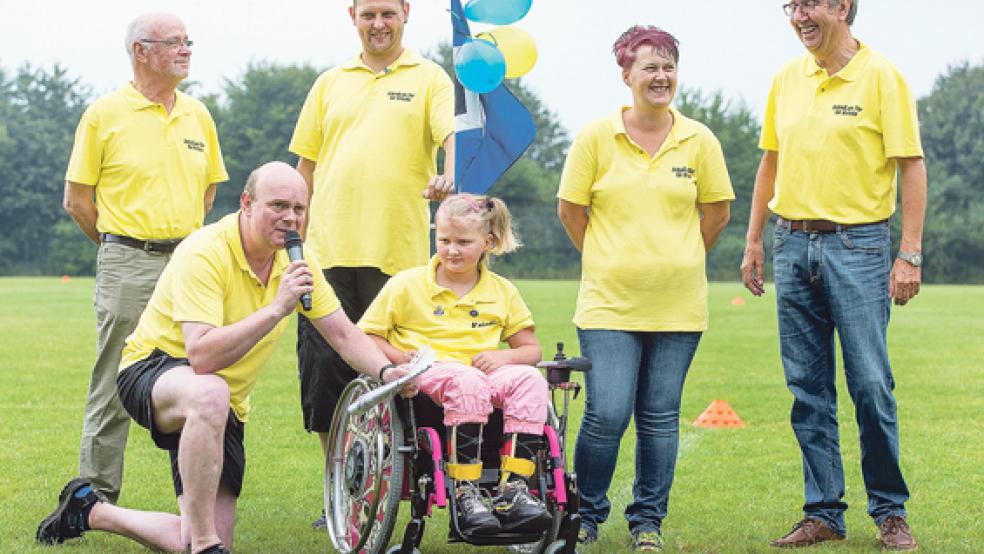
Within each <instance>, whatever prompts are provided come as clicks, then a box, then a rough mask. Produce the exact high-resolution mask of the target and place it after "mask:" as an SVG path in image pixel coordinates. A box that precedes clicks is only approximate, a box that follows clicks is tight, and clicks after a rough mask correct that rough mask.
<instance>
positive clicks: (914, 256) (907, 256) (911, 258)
mask: <svg viewBox="0 0 984 554" xmlns="http://www.w3.org/2000/svg"><path fill="white" fill-rule="evenodd" d="M896 257H897V258H898V259H900V260H902V261H903V262H907V263H908V264H909V265H911V266H912V267H919V266H921V265H922V262H923V257H922V253H921V252H899V254H898V256H896Z"/></svg>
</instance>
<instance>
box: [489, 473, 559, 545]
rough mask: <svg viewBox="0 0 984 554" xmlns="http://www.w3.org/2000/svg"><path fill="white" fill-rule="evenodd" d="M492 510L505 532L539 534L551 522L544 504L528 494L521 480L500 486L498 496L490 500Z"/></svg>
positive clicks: (524, 482)
mask: <svg viewBox="0 0 984 554" xmlns="http://www.w3.org/2000/svg"><path fill="white" fill-rule="evenodd" d="M492 509H493V510H494V511H495V515H496V517H497V518H499V523H500V524H501V525H502V529H503V530H506V531H517V532H523V533H540V532H543V531H546V530H547V529H549V528H550V524H551V523H552V522H553V517H552V516H551V515H550V512H548V511H547V506H546V504H544V503H543V501H542V500H540V499H539V498H537V497H535V496H533V495H532V494H530V491H529V489H528V488H527V486H526V481H523V480H521V479H516V480H512V481H509V482H507V483H506V484H505V485H503V486H502V489H501V491H500V494H499V496H497V497H495V498H494V499H493V500H492Z"/></svg>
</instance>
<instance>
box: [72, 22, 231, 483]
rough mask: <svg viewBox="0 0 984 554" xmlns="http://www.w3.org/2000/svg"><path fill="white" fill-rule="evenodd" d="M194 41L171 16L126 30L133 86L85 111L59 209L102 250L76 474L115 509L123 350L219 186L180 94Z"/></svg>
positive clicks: (122, 427) (194, 109)
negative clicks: (176, 250)
mask: <svg viewBox="0 0 984 554" xmlns="http://www.w3.org/2000/svg"><path fill="white" fill-rule="evenodd" d="M191 45H192V41H191V40H189V39H188V32H187V31H186V30H185V26H184V24H183V23H182V22H181V20H180V19H178V18H177V17H175V16H173V15H170V14H147V15H143V16H140V17H138V18H136V19H135V20H133V21H132V22H131V23H130V25H129V26H128V27H127V30H126V50H127V53H128V54H129V56H130V61H131V63H132V66H133V80H132V81H130V82H129V83H127V84H125V85H124V86H123V87H121V88H120V89H118V90H116V91H114V92H111V93H109V94H107V95H106V96H103V97H102V98H100V99H98V100H96V101H95V102H94V103H93V104H92V105H91V106H89V108H88V109H87V110H86V111H85V114H83V116H82V120H81V121H80V122H79V126H78V129H77V131H76V133H75V146H74V147H73V149H72V156H71V159H70V160H69V163H68V171H67V173H66V176H65V200H64V206H65V210H66V211H67V212H68V213H69V214H70V215H71V216H72V219H74V220H75V222H76V223H77V224H78V226H79V227H80V228H81V229H82V231H83V232H84V233H85V234H86V236H88V237H89V238H90V239H92V241H93V242H95V243H96V244H98V245H99V255H98V261H97V266H96V287H95V295H94V301H93V303H94V305H95V309H96V327H97V330H98V347H97V350H98V354H97V356H96V363H95V366H94V367H93V370H92V379H91V381H90V384H89V393H88V397H87V399H86V410H85V420H84V423H83V430H82V448H81V454H80V457H79V458H80V461H79V466H80V467H79V473H80V474H81V476H82V477H84V478H87V479H90V480H92V482H93V484H94V486H95V488H96V489H97V490H98V491H100V492H101V493H102V494H103V495H105V496H106V498H108V499H109V500H110V501H112V502H115V501H116V500H117V498H118V497H119V493H120V487H121V485H122V481H123V451H124V449H125V447H126V438H127V433H128V430H129V426H130V417H129V416H128V415H127V414H126V412H125V411H124V410H123V407H122V406H121V405H120V403H119V400H118V399H117V395H116V369H117V367H118V366H119V362H120V351H121V350H122V349H123V341H124V339H126V337H127V336H128V335H129V334H130V333H131V332H133V329H134V327H135V326H136V324H137V320H138V319H139V317H140V313H141V312H142V311H143V309H144V306H145V305H146V304H147V300H148V299H149V298H150V295H151V293H152V292H153V290H154V285H155V284H156V283H157V278H158V277H159V276H160V274H161V271H163V269H164V266H165V264H167V262H168V260H169V259H170V257H171V252H173V251H174V247H175V246H176V245H177V243H178V242H179V241H180V240H181V239H182V238H184V237H185V236H187V235H188V234H190V233H191V232H192V231H194V230H195V229H197V228H199V227H201V225H202V222H203V220H204V218H205V214H206V213H207V212H208V210H209V209H210V208H211V205H212V199H213V198H214V197H215V185H216V183H219V182H221V181H225V180H226V179H228V175H227V174H226V170H225V166H224V164H223V163H222V154H221V152H220V151H219V142H218V138H217V136H216V131H215V123H214V122H213V121H212V117H211V116H210V115H209V113H208V110H207V109H206V108H205V106H204V105H203V104H202V103H201V102H199V101H197V100H195V99H194V98H192V97H190V96H188V95H186V94H183V93H181V92H180V91H178V90H177V86H178V83H180V82H181V81H182V80H183V79H185V78H186V77H187V76H188V70H189V67H190V61H191Z"/></svg>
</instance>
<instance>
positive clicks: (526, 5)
mask: <svg viewBox="0 0 984 554" xmlns="http://www.w3.org/2000/svg"><path fill="white" fill-rule="evenodd" d="M532 3H533V0H468V3H467V4H465V17H466V18H468V19H470V20H472V21H481V22H482V23H492V24H494V25H510V24H512V23H515V22H517V21H519V20H520V19H522V18H523V16H525V15H526V12H528V11H530V4H532Z"/></svg>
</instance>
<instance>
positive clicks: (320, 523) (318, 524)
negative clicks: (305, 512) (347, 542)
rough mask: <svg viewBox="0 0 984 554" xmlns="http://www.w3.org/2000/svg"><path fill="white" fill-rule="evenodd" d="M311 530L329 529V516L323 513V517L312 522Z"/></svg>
mask: <svg viewBox="0 0 984 554" xmlns="http://www.w3.org/2000/svg"><path fill="white" fill-rule="evenodd" d="M311 528H312V529H317V530H319V531H321V530H324V529H327V528H328V516H326V515H325V513H324V512H321V517H319V518H318V519H316V520H314V521H312V522H311Z"/></svg>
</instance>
